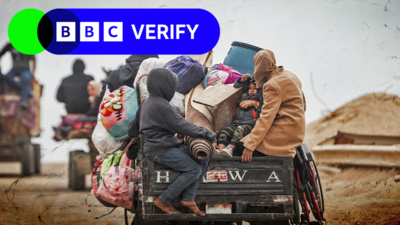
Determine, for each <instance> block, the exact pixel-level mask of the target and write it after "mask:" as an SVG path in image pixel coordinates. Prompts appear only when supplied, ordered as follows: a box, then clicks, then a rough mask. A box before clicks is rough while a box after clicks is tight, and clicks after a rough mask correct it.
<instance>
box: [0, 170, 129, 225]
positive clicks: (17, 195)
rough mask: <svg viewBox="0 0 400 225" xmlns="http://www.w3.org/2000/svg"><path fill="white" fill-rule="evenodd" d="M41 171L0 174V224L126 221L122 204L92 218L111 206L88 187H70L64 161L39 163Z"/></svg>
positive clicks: (121, 222) (114, 222) (75, 224)
mask: <svg viewBox="0 0 400 225" xmlns="http://www.w3.org/2000/svg"><path fill="white" fill-rule="evenodd" d="M10 166H12V165H10ZM10 166H9V167H10ZM0 171H2V172H3V171H4V169H3V170H0ZM42 171H43V173H42V176H32V177H24V178H18V177H16V176H13V177H12V176H11V177H1V178H0V193H1V194H0V224H52V225H53V224H74V225H78V224H79V225H80V224H109V225H111V224H125V223H124V216H123V215H124V213H123V210H122V209H121V208H117V209H116V210H115V211H114V212H113V213H112V214H110V215H108V216H105V217H103V218H100V219H95V218H96V217H98V216H101V215H103V214H106V213H108V212H109V211H110V210H111V208H106V207H104V206H103V205H101V204H100V203H99V202H98V201H97V200H96V199H95V198H94V196H93V195H91V194H90V191H89V190H87V191H79V192H73V191H69V190H68V189H67V187H68V178H67V174H66V171H67V164H60V165H54V164H42ZM128 215H129V221H132V219H133V217H134V216H133V214H131V213H128Z"/></svg>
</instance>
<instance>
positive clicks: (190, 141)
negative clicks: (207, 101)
mask: <svg viewBox="0 0 400 225" xmlns="http://www.w3.org/2000/svg"><path fill="white" fill-rule="evenodd" d="M203 90H204V87H203V85H202V84H199V85H198V86H197V87H196V88H195V89H193V90H192V91H191V92H190V93H189V99H188V103H187V107H186V120H187V121H189V122H192V123H194V124H196V125H197V126H200V127H204V128H206V129H208V130H210V131H214V129H213V124H212V122H211V121H212V115H211V113H210V112H209V111H208V109H207V108H206V107H205V106H203V105H200V104H198V105H199V108H201V109H203V108H204V109H203V112H205V113H208V114H209V116H210V117H211V118H210V119H211V121H210V119H208V117H207V116H206V115H204V113H203V112H201V111H199V110H197V109H195V108H194V107H193V105H192V104H193V102H192V99H193V98H195V97H196V96H198V95H199V94H202V93H203ZM195 104H197V103H195ZM185 140H186V143H187V145H188V147H189V150H190V151H191V152H192V154H193V155H194V156H195V157H196V158H198V159H200V160H205V159H207V158H208V157H210V156H211V154H212V151H213V148H212V145H211V143H210V142H209V141H208V140H206V139H203V138H193V137H189V136H186V137H185Z"/></svg>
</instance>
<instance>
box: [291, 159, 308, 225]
mask: <svg viewBox="0 0 400 225" xmlns="http://www.w3.org/2000/svg"><path fill="white" fill-rule="evenodd" d="M294 180H295V187H296V189H297V192H298V197H299V200H300V205H301V212H302V214H301V217H300V218H301V222H302V223H304V222H306V223H307V224H310V213H309V209H308V204H307V197H306V188H305V187H304V186H303V185H302V184H301V180H300V174H299V170H298V167H297V166H296V165H295V167H294Z"/></svg>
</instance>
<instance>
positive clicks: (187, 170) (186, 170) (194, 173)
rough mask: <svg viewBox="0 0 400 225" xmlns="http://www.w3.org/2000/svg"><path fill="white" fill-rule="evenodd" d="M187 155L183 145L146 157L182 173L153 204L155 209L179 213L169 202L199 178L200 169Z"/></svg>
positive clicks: (187, 152)
mask: <svg viewBox="0 0 400 225" xmlns="http://www.w3.org/2000/svg"><path fill="white" fill-rule="evenodd" d="M189 154H191V153H190V152H189V151H185V150H184V145H182V144H181V145H178V146H176V147H174V148H171V149H169V150H168V151H166V152H163V153H160V154H157V155H152V156H148V157H147V158H149V159H150V160H152V161H154V162H157V163H160V164H163V165H165V166H168V167H170V168H172V169H173V170H176V171H179V172H182V174H181V175H180V176H179V177H178V178H177V179H176V180H175V181H174V182H173V183H172V184H171V185H170V186H169V187H168V188H167V190H165V191H164V192H163V193H162V194H161V195H160V196H159V197H158V198H157V200H156V201H155V202H154V203H155V205H156V206H157V207H159V208H160V209H162V210H163V211H164V212H166V213H172V214H174V213H179V212H178V211H177V210H176V209H175V208H174V207H173V206H172V205H171V201H172V200H173V199H174V198H176V197H177V196H178V195H179V194H180V193H181V192H182V191H183V190H184V189H186V188H187V187H188V186H189V185H190V184H192V183H193V182H195V181H196V180H197V179H198V178H199V177H200V176H201V173H202V168H201V167H200V166H199V164H198V163H197V162H196V161H194V160H193V159H192V158H191V156H190V155H189Z"/></svg>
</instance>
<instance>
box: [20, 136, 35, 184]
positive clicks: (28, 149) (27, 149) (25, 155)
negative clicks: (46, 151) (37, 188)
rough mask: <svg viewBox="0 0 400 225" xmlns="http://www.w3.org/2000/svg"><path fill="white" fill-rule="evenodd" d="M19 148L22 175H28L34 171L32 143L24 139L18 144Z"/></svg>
mask: <svg viewBox="0 0 400 225" xmlns="http://www.w3.org/2000/svg"><path fill="white" fill-rule="evenodd" d="M20 148H21V157H20V159H21V163H22V175H23V176H30V175H32V174H33V173H34V171H35V164H34V151H33V147H32V145H30V143H29V142H27V141H25V142H24V143H23V144H21V145H20Z"/></svg>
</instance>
